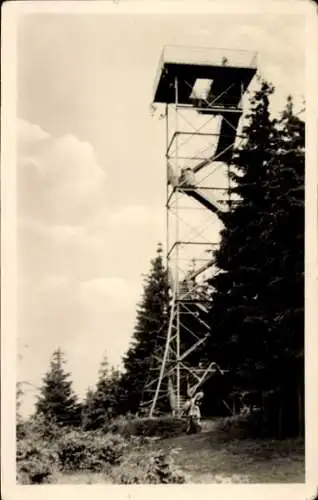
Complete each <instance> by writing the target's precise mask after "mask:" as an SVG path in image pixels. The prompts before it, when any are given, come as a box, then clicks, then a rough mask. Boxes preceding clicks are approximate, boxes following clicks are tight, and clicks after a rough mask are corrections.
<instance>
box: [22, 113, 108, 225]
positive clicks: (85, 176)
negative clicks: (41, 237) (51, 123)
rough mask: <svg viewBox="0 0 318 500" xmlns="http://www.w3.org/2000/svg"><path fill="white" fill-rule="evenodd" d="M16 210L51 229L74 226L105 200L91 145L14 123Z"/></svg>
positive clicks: (100, 171) (101, 174) (103, 180)
mask: <svg viewBox="0 0 318 500" xmlns="http://www.w3.org/2000/svg"><path fill="white" fill-rule="evenodd" d="M17 181H18V209H19V213H20V214H22V215H24V216H25V215H28V216H31V217H33V218H36V219H39V220H42V221H46V222H48V223H51V224H65V223H67V224H78V223H81V222H82V221H83V218H85V217H87V216H88V215H89V214H90V213H91V212H92V211H93V210H94V209H96V206H98V202H99V203H103V202H104V199H105V197H106V175H105V171H104V170H103V169H102V168H101V167H100V165H99V164H98V162H97V158H96V154H95V151H94V149H93V148H92V146H91V145H90V144H89V143H87V142H81V141H79V140H78V139H77V138H76V137H74V136H72V135H68V136H63V137H59V138H54V137H52V136H50V135H49V134H47V133H46V132H45V131H43V130H42V129H41V128H40V127H38V126H35V125H32V124H29V123H28V122H25V121H22V120H19V123H18V175H17Z"/></svg>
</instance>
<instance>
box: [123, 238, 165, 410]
mask: <svg viewBox="0 0 318 500" xmlns="http://www.w3.org/2000/svg"><path fill="white" fill-rule="evenodd" d="M168 290H169V286H168V277H167V272H166V269H165V267H164V263H163V257H162V247H161V245H159V246H158V249H157V256H156V257H155V258H154V259H153V260H152V261H151V269H150V272H149V274H148V275H147V277H146V278H145V282H144V291H143V296H142V299H141V302H140V304H139V305H138V309H137V317H136V325H135V329H134V332H133V337H132V342H131V345H130V347H129V349H128V352H127V353H126V355H125V356H124V359H123V361H124V368H125V373H124V374H123V376H122V378H121V383H120V390H121V391H123V392H122V395H121V410H120V411H121V412H122V413H126V412H132V413H136V412H137V411H139V409H140V405H141V403H143V402H144V403H147V402H148V401H150V400H151V399H152V397H153V390H154V389H155V385H153V386H152V387H151V389H152V391H151V389H148V390H147V389H145V386H146V382H147V381H150V380H151V379H154V378H156V376H158V374H159V371H158V369H159V365H160V353H161V351H160V349H161V350H162V349H163V347H164V345H165V337H166V332H167V327H168V301H169V295H168ZM164 404H166V402H165V403H164Z"/></svg>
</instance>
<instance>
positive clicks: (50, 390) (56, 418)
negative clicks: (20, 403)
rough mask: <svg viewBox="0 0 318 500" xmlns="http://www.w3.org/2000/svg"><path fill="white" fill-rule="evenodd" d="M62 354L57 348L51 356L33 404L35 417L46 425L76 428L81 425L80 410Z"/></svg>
mask: <svg viewBox="0 0 318 500" xmlns="http://www.w3.org/2000/svg"><path fill="white" fill-rule="evenodd" d="M65 363H66V362H65V359H64V354H63V352H62V351H61V349H60V348H57V349H56V350H55V351H54V352H53V355H52V359H51V362H50V368H49V370H48V372H47V373H46V375H45V376H44V378H43V385H42V387H41V388H40V395H39V396H38V399H37V401H36V404H35V408H36V411H35V415H38V416H41V417H43V418H44V421H45V422H47V423H52V422H54V423H56V424H57V425H60V426H78V425H80V423H81V408H80V404H79V403H78V400H77V396H76V395H75V393H74V391H73V389H72V381H71V380H70V373H67V372H66V371H65V370H64V365H65Z"/></svg>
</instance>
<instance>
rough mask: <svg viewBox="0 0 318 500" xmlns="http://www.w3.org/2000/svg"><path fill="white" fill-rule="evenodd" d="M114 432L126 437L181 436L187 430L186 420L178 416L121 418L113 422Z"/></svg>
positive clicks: (112, 428)
mask: <svg viewBox="0 0 318 500" xmlns="http://www.w3.org/2000/svg"><path fill="white" fill-rule="evenodd" d="M111 430H112V432H116V433H119V434H121V435H123V436H125V437H129V436H141V437H159V438H162V439H163V438H169V437H174V436H179V435H180V434H183V433H184V432H185V430H186V422H185V421H184V420H183V419H181V418H176V417H170V416H169V417H157V418H136V419H132V420H129V419H125V420H123V419H120V420H117V421H115V422H114V423H113V425H112V427H111Z"/></svg>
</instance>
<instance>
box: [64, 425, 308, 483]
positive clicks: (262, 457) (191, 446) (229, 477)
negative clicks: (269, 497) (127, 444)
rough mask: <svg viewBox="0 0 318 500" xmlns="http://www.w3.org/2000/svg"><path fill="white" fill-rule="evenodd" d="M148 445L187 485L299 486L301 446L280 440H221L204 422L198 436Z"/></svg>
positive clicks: (85, 478) (75, 479) (88, 478)
mask: <svg viewBox="0 0 318 500" xmlns="http://www.w3.org/2000/svg"><path fill="white" fill-rule="evenodd" d="M151 446H153V447H156V448H161V449H164V450H171V451H172V452H173V456H174V461H175V463H176V465H177V467H178V468H179V469H180V470H181V471H182V472H183V473H184V474H185V475H186V477H187V482H189V483H203V484H212V483H303V482H304V480H305V464H304V444H303V441H301V440H297V439H289V440H284V441H265V440H247V439H246V440H236V439H233V440H226V441H224V440H222V439H221V438H220V436H219V435H218V433H216V432H215V431H214V430H213V422H210V423H207V424H206V425H205V426H204V428H203V431H202V432H201V433H200V434H197V435H192V436H187V435H182V436H179V437H175V438H169V439H165V440H159V441H156V442H155V443H153V444H152V445H151ZM57 482H58V483H59V484H97V483H104V484H105V483H107V482H109V481H108V480H107V478H106V477H105V474H101V473H95V474H94V473H77V474H67V475H66V474H63V475H60V476H59V477H58V478H57Z"/></svg>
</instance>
